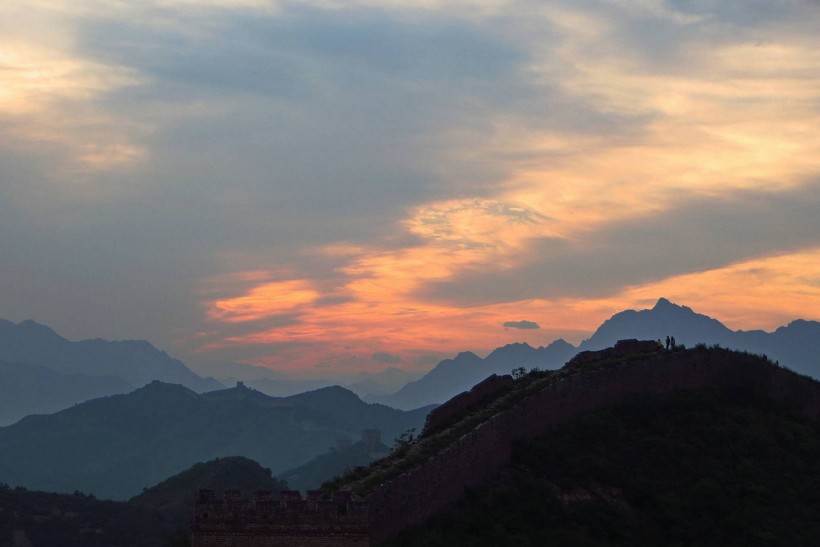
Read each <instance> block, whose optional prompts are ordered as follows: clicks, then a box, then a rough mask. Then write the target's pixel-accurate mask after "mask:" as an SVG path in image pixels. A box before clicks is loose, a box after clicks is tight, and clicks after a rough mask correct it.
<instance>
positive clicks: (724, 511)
mask: <svg viewBox="0 0 820 547" xmlns="http://www.w3.org/2000/svg"><path fill="white" fill-rule="evenodd" d="M385 545H386V546H390V547H399V546H408V547H409V546H417V545H425V546H429V547H436V546H441V547H444V546H447V547H459V546H464V547H468V546H469V547H480V546H487V547H501V546H511V547H512V546H516V547H519V546H529V545H532V546H535V545H537V546H543V547H548V546H556V547H557V546H562V547H563V546H567V545H572V546H579V547H580V546H589V547H599V546H624V547H626V546H658V547H665V546H668V545H699V546H710V545H714V546H726V545H736V546H738V547H740V546H743V547H748V546H772V545H783V546H807V547H808V546H814V545H820V429H818V426H817V424H816V423H810V422H807V421H806V420H805V419H804V418H802V417H799V416H795V415H794V413H792V412H790V411H788V410H787V409H785V408H784V407H783V406H781V405H778V404H775V403H773V402H772V401H771V400H770V399H766V398H762V397H760V396H756V395H753V394H750V393H749V392H745V391H737V390H725V389H724V390H716V389H698V390H688V391H685V392H678V393H675V394H672V395H667V396H663V397H655V398H650V397H646V396H637V397H634V398H632V399H631V400H629V401H627V402H624V403H622V404H619V405H616V406H614V407H610V408H606V409H602V410H599V411H596V412H594V413H592V414H589V415H586V416H583V417H581V418H579V419H577V420H574V421H572V422H570V423H568V424H566V425H564V426H562V427H560V428H558V429H556V430H555V431H553V432H552V433H550V434H548V435H544V436H540V437H537V438H534V439H529V440H526V441H522V442H519V443H517V444H516V445H515V447H514V450H513V454H512V460H511V462H510V463H509V464H508V465H507V466H505V467H504V468H503V469H502V470H501V471H500V472H499V473H498V474H496V475H495V477H494V478H493V479H492V480H489V481H487V482H486V483H485V484H482V485H481V486H478V487H476V488H473V489H470V490H469V491H468V492H467V495H466V496H465V497H464V499H462V500H461V501H460V502H459V503H457V504H456V505H455V506H453V507H451V508H450V509H448V510H446V511H443V512H441V513H439V514H437V515H436V516H434V517H433V518H432V519H430V520H429V521H428V522H427V523H426V524H424V525H423V526H419V527H416V528H414V529H411V530H408V531H406V532H404V533H403V534H401V535H400V536H399V537H398V538H396V539H395V540H393V541H390V542H387V543H386V544H385Z"/></svg>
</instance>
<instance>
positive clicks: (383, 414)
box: [0, 382, 429, 499]
mask: <svg viewBox="0 0 820 547" xmlns="http://www.w3.org/2000/svg"><path fill="white" fill-rule="evenodd" d="M428 410H429V409H420V410H417V411H414V412H403V411H400V410H395V409H392V408H388V407H385V406H382V405H374V404H366V403H364V402H362V401H361V400H360V399H359V398H358V397H357V396H356V395H355V394H353V393H352V392H350V391H347V390H345V389H343V388H340V387H330V388H325V389H321V390H317V391H314V392H308V393H303V394H300V395H295V396H292V397H287V398H275V397H268V396H267V395H264V394H262V393H260V392H258V391H254V390H252V389H248V388H245V387H242V386H240V387H236V388H232V389H225V390H221V391H213V392H209V393H205V394H201V395H200V394H197V393H195V392H193V391H191V390H189V389H187V388H185V387H182V386H179V385H173V384H164V383H161V382H154V383H151V384H149V385H147V386H145V387H143V388H141V389H138V390H136V391H134V392H132V393H129V394H127V395H114V396H111V397H105V398H101V399H95V400H93V401H89V402H87V403H83V404H79V405H76V406H74V407H72V408H69V409H66V410H64V411H61V412H58V413H56V414H52V415H47V416H29V417H27V418H24V419H23V420H21V421H19V422H18V423H16V424H14V425H11V426H8V427H3V428H0V482H5V483H8V484H11V485H12V486H18V485H20V486H25V487H27V488H30V489H37V490H46V491H53V492H69V493H70V492H73V491H75V490H81V491H84V492H93V493H94V494H95V495H96V496H97V497H99V498H110V499H126V498H129V497H131V496H133V495H135V494H137V493H139V492H140V491H141V490H142V488H143V487H145V486H147V485H150V484H154V483H156V482H158V481H160V480H162V479H164V478H166V477H168V476H171V475H173V474H175V473H179V472H180V471H181V470H183V469H186V468H188V467H190V466H191V465H193V464H194V463H196V462H198V461H205V460H209V459H213V458H217V457H225V456H233V455H241V456H245V457H248V458H251V459H253V460H255V461H258V462H260V463H261V464H262V465H263V466H265V467H268V468H271V469H272V470H273V471H274V473H277V474H278V473H280V472H281V471H283V470H285V469H290V468H293V467H296V466H299V465H301V464H303V463H305V462H307V461H308V460H310V459H311V458H314V457H316V456H318V455H319V454H323V453H325V452H326V451H327V450H328V449H329V448H330V447H332V446H336V445H337V443H338V441H339V440H351V441H352V440H355V439H358V438H360V436H361V433H362V431H363V430H365V429H377V430H380V431H382V433H383V435H384V436H385V437H386V438H389V439H392V438H395V437H397V436H398V435H399V434H401V433H402V432H404V431H406V430H408V429H410V428H413V427H415V428H421V425H422V424H423V423H424V419H425V415H426V413H427V411H428Z"/></svg>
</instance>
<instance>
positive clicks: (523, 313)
mask: <svg viewBox="0 0 820 547" xmlns="http://www.w3.org/2000/svg"><path fill="white" fill-rule="evenodd" d="M0 21H2V22H0V28H2V30H3V32H4V40H3V42H1V43H0V122H2V123H0V162H2V163H0V164H1V165H3V176H4V183H3V185H2V186H0V242H1V243H2V245H3V247H2V248H3V249H4V251H5V252H4V253H3V258H2V259H0V279H2V281H0V283H2V285H0V288H2V290H3V292H4V294H7V295H8V298H7V299H6V301H5V302H4V303H2V304H0V317H8V318H12V319H17V320H22V319H25V318H29V317H30V318H34V319H36V320H38V321H41V322H45V323H48V324H50V325H54V326H55V328H58V330H60V331H61V332H65V333H67V334H68V335H70V336H73V337H76V338H82V337H95V336H103V337H107V338H134V337H139V338H147V339H149V340H151V341H152V342H154V343H156V344H157V345H159V346H161V347H164V348H166V349H168V350H169V351H171V352H172V353H174V354H176V355H179V356H180V357H181V358H183V359H185V360H193V361H197V360H200V361H209V362H216V361H242V362H249V363H254V364H261V365H264V366H269V367H271V368H274V369H278V370H291V371H304V372H305V373H306V374H307V373H315V372H317V371H333V372H334V373H346V372H350V371H354V370H378V369H380V368H384V367H385V366H399V367H404V368H408V369H414V370H419V369H421V368H424V367H426V368H429V367H430V366H431V363H433V362H434V361H435V360H438V359H439V358H441V357H445V356H449V355H452V354H454V353H455V352H458V351H462V350H472V351H477V352H486V351H489V350H490V349H492V348H494V347H497V346H500V345H503V344H506V343H509V342H513V341H526V342H528V343H530V344H532V345H544V344H547V343H550V342H551V341H553V340H555V339H557V338H565V339H567V340H568V341H570V342H572V343H576V344H577V343H578V342H579V341H580V340H581V339H582V338H585V337H587V336H589V335H590V334H591V333H592V331H593V330H594V329H595V328H596V327H597V326H598V325H599V324H600V323H601V322H602V321H603V320H605V319H606V318H608V317H610V316H611V315H612V314H614V313H617V312H618V311H621V310H623V309H643V308H647V307H651V306H652V305H653V304H654V302H655V301H656V300H657V299H658V298H659V297H666V298H669V299H670V300H672V301H673V302H675V303H677V304H681V305H686V306H689V307H691V308H693V309H694V310H695V311H697V312H699V313H704V314H707V315H709V316H711V317H714V318H715V319H718V320H720V321H721V322H723V323H724V324H726V325H727V326H728V327H730V328H732V329H734V330H737V329H743V330H750V329H764V330H772V329H774V328H776V327H778V326H781V325H784V324H786V323H788V322H789V321H790V320H793V319H798V318H804V319H810V320H811V319H813V320H818V319H820V220H818V219H820V153H818V151H820V106H818V105H820V5H818V4H816V3H814V4H812V3H805V2H790V1H785V2H781V3H775V4H772V5H769V6H763V5H760V6H758V5H755V6H745V7H736V6H733V5H725V4H723V3H720V2H717V0H715V1H709V2H701V3H698V4H697V5H696V6H695V5H689V4H685V3H680V2H676V1H673V0H657V1H649V2H646V1H637V0H636V1H630V0H627V1H619V2H612V1H608V0H591V1H589V2H581V3H578V2H568V1H559V2H553V3H550V4H549V5H543V4H541V3H537V2H527V1H511V2H504V3H503V5H502V4H499V3H497V2H485V1H481V0H470V1H465V2H458V3H452V2H439V1H436V0H430V1H427V2H422V3H418V2H406V1H403V0H401V1H396V2H372V1H370V0H362V1H356V2H350V3H345V4H343V5H342V4H338V3H328V2H321V1H296V2H285V1H282V2H279V1H271V2H266V1H262V0H150V1H147V2H143V3H140V4H139V5H131V4H127V3H125V4H124V3H121V2H110V1H108V0H91V1H89V2H83V3H81V5H79V4H77V3H69V2H66V1H64V0H38V1H36V2H33V3H32V2H25V3H24V2H22V0H11V1H9V2H6V3H5V4H4V5H3V6H2V7H0ZM517 321H527V322H531V323H535V324H537V325H538V326H539V327H540V328H529V329H516V328H511V327H505V326H504V324H505V323H507V324H514V322H517ZM374 356H381V358H382V360H379V359H377V358H375V357H374Z"/></svg>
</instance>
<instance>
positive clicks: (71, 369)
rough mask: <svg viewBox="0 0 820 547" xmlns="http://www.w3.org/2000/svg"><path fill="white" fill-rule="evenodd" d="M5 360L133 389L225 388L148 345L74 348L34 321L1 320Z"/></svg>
mask: <svg viewBox="0 0 820 547" xmlns="http://www.w3.org/2000/svg"><path fill="white" fill-rule="evenodd" d="M0 360H3V361H7V362H9V363H18V364H27V365H34V366H39V367H44V368H49V369H52V370H55V371H57V372H59V373H61V374H82V375H86V376H107V377H110V376H116V377H118V378H121V379H122V380H124V381H125V382H127V383H129V384H131V385H133V386H141V385H144V384H147V383H149V382H151V381H153V380H160V381H163V382H169V383H176V384H182V385H185V386H188V387H190V388H191V389H193V390H195V391H199V392H202V391H210V390H213V389H220V388H222V387H224V386H222V384H220V383H219V382H217V381H216V380H214V379H212V378H201V377H199V376H197V375H196V374H194V373H193V372H191V370H190V369H188V368H187V367H186V366H185V365H184V364H183V363H182V362H181V361H179V360H177V359H174V358H172V357H170V356H169V355H168V354H167V353H165V352H164V351H161V350H158V349H157V348H155V347H154V346H152V345H151V344H150V343H148V342H146V341H145V340H122V341H116V342H110V341H107V340H102V339H99V338H98V339H95V340H82V341H79V342H71V341H69V340H66V339H65V338H63V337H62V336H60V335H59V334H57V333H56V332H54V331H53V330H51V329H50V328H49V327H47V326H45V325H41V324H39V323H35V322H34V321H30V320H29V321H23V322H22V323H20V324H14V323H12V322H10V321H6V320H2V319H0Z"/></svg>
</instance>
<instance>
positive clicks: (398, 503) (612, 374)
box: [369, 350, 820, 545]
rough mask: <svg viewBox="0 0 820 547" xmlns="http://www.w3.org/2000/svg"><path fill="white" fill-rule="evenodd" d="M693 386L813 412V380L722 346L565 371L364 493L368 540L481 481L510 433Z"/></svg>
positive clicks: (506, 447)
mask: <svg viewBox="0 0 820 547" xmlns="http://www.w3.org/2000/svg"><path fill="white" fill-rule="evenodd" d="M699 387H728V388H743V389H748V390H751V391H753V392H756V393H759V394H761V395H765V396H769V397H772V398H774V399H776V400H778V401H780V402H782V403H784V404H786V405H789V406H791V407H792V408H793V409H794V410H795V411H797V412H799V413H801V414H803V415H804V416H806V417H807V418H810V419H814V420H817V419H818V417H820V384H818V383H817V382H816V381H814V380H812V379H810V378H806V377H801V376H798V375H795V374H794V373H792V372H789V371H787V370H784V369H781V368H778V367H776V366H774V365H772V364H770V363H768V362H766V360H765V359H762V358H760V357H756V356H752V355H745V354H740V353H734V352H729V351H725V350H703V351H697V350H693V351H681V352H660V353H653V354H649V355H647V356H646V357H645V358H644V359H643V360H633V361H628V362H626V363H624V364H622V365H619V366H613V367H610V368H601V369H598V370H595V371H588V372H582V373H578V374H576V375H573V376H569V377H566V378H564V379H562V380H560V381H558V382H556V383H555V384H552V385H550V386H548V387H546V388H545V389H544V390H542V391H539V392H537V393H534V394H532V395H530V396H528V397H527V398H525V399H523V400H521V401H520V402H519V403H518V404H517V405H516V406H514V407H513V408H511V409H509V410H507V411H506V412H504V413H502V414H499V415H496V416H495V417H493V418H491V419H490V420H489V421H487V422H485V423H484V424H482V425H481V426H479V427H478V428H476V429H475V430H473V431H471V432H470V433H467V434H466V435H464V436H463V437H461V438H460V439H459V440H458V441H457V442H455V443H453V444H451V445H450V446H449V447H447V448H446V449H444V450H443V451H442V452H440V453H439V454H437V455H436V456H434V457H433V458H431V459H430V460H427V461H426V462H425V463H424V464H422V465H421V466H419V467H417V468H414V469H411V470H409V471H407V472H405V473H404V474H402V475H400V476H398V477H396V478H394V479H391V480H390V481H388V482H386V483H384V484H382V485H380V486H379V487H377V488H376V489H375V490H374V491H373V492H372V493H371V495H370V497H369V501H370V508H371V509H370V527H371V531H370V532H371V541H372V542H373V544H374V545H375V544H378V542H380V541H383V540H384V539H387V538H389V537H391V536H393V535H395V534H396V533H398V532H399V531H401V530H402V529H403V528H405V527H407V526H411V525H415V524H419V523H421V522H423V521H424V520H425V519H427V518H428V517H430V516H431V515H433V514H434V513H435V512H437V511H439V510H440V509H443V508H444V507H446V506H447V505H449V504H451V503H453V502H454V501H455V500H457V499H459V498H460V497H461V496H462V495H463V494H464V489H465V487H470V486H475V485H478V484H480V483H481V482H483V481H484V480H485V479H486V478H487V477H488V476H489V475H491V474H492V473H494V472H496V471H498V470H499V469H500V468H501V467H502V466H504V465H505V464H506V463H507V462H508V461H509V460H510V457H511V451H512V448H511V447H512V444H513V442H514V441H516V440H518V439H523V438H528V437H535V436H540V435H543V434H545V433H547V432H549V430H550V429H552V428H554V427H556V426H558V425H560V424H562V423H564V422H566V421H568V420H570V419H572V418H575V417H577V416H580V415H582V414H585V413H587V412H590V411H593V410H596V409H598V408H600V407H602V406H605V405H609V404H614V403H617V402H620V401H623V400H624V399H626V398H628V397H630V396H634V395H637V394H642V393H648V394H663V393H668V392H671V391H674V390H679V389H686V388H699Z"/></svg>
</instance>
